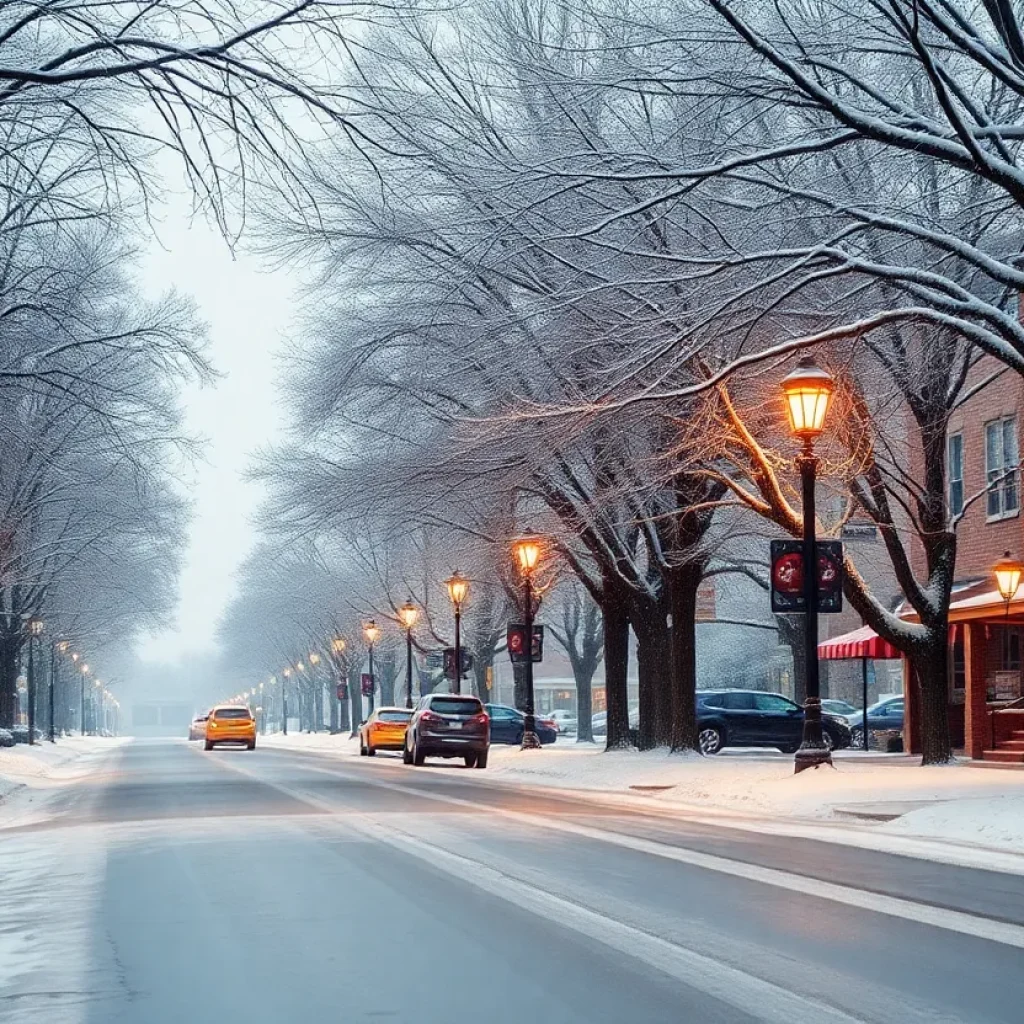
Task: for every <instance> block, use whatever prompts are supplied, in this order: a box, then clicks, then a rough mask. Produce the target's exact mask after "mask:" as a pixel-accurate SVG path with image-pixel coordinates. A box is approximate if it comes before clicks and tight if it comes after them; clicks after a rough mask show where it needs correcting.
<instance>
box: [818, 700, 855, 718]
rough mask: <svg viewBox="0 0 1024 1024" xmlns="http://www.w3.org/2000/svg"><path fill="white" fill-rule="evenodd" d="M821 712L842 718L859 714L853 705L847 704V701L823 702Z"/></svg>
mask: <svg viewBox="0 0 1024 1024" xmlns="http://www.w3.org/2000/svg"><path fill="white" fill-rule="evenodd" d="M821 710H822V711H825V712H827V713H828V714H830V715H839V716H840V717H841V718H848V717H849V716H850V715H855V714H857V709H856V708H855V707H854V706H853V705H852V704H847V703H846V701H845V700H831V699H829V700H823V701H822V702H821Z"/></svg>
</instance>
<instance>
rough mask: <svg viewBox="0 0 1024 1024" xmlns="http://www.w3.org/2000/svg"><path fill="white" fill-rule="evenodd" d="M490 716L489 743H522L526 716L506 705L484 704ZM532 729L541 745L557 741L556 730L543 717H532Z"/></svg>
mask: <svg viewBox="0 0 1024 1024" xmlns="http://www.w3.org/2000/svg"><path fill="white" fill-rule="evenodd" d="M484 706H485V707H486V708H487V714H489V715H490V716H491V742H492V743H509V744H512V745H517V744H520V743H522V742H523V732H524V730H525V726H526V715H524V714H523V713H522V711H520V710H518V709H517V708H510V707H509V706H508V705H507V704H485V705H484ZM533 721H534V729H535V731H536V733H537V739H539V740H540V741H541V743H542V744H543V743H554V742H555V740H557V739H558V728H557V727H556V725H555V723H554V721H553V720H552V719H550V718H548V717H547V716H545V715H534V718H533Z"/></svg>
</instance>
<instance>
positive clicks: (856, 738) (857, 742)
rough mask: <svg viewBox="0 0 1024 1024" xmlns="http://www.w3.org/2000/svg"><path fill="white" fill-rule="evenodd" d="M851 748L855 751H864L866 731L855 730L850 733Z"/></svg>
mask: <svg viewBox="0 0 1024 1024" xmlns="http://www.w3.org/2000/svg"><path fill="white" fill-rule="evenodd" d="M850 746H851V747H852V748H853V749H854V750H863V749H864V730H863V729H853V730H852V731H851V732H850Z"/></svg>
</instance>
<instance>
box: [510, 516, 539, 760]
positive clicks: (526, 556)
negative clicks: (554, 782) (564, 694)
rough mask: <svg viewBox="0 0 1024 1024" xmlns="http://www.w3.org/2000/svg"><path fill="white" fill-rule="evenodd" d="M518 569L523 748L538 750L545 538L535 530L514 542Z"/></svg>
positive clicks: (513, 547)
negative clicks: (537, 592)
mask: <svg viewBox="0 0 1024 1024" xmlns="http://www.w3.org/2000/svg"><path fill="white" fill-rule="evenodd" d="M512 552H513V554H514V556H515V560H516V565H517V566H518V567H519V573H520V575H521V576H522V577H523V623H524V625H525V627H526V642H525V644H524V647H525V649H526V650H525V654H526V658H525V663H524V664H525V669H526V671H525V675H526V707H525V708H523V715H524V721H523V750H539V749H540V740H539V739H538V738H537V720H536V718H535V717H534V710H533V616H534V611H535V608H534V597H533V574H534V573H535V572H536V571H537V566H538V565H540V560H541V556H542V555H543V552H544V540H543V538H542V537H538V536H537V535H536V534H535V533H531V532H527V533H525V534H523V535H522V536H521V537H517V538H516V539H515V540H514V541H513V542H512Z"/></svg>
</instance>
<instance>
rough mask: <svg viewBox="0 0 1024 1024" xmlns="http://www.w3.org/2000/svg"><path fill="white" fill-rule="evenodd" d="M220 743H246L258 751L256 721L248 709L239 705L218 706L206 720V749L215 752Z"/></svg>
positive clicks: (251, 748)
mask: <svg viewBox="0 0 1024 1024" xmlns="http://www.w3.org/2000/svg"><path fill="white" fill-rule="evenodd" d="M218 743H244V744H245V745H246V746H247V747H248V748H249V749H250V750H255V749H256V719H255V718H253V716H252V712H251V711H250V710H249V709H248V708H246V707H239V706H238V705H237V704H218V705H217V706H216V707H215V708H214V709H213V710H212V711H211V712H210V717H209V718H208V719H207V720H206V749H207V750H213V748H214V747H215V746H216V745H217V744H218Z"/></svg>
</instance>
